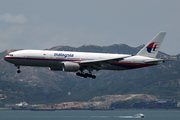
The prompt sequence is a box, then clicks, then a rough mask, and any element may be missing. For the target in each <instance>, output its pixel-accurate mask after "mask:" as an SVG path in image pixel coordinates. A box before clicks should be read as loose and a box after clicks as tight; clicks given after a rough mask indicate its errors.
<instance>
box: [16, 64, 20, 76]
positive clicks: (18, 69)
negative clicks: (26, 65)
mask: <svg viewBox="0 0 180 120" xmlns="http://www.w3.org/2000/svg"><path fill="white" fill-rule="evenodd" d="M15 66H16V67H17V73H18V74H19V73H21V70H20V65H15Z"/></svg>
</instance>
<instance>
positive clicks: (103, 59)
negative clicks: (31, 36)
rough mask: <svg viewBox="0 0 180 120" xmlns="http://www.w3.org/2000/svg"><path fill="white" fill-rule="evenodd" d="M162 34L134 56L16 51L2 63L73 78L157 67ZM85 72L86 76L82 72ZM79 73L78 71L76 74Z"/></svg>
mask: <svg viewBox="0 0 180 120" xmlns="http://www.w3.org/2000/svg"><path fill="white" fill-rule="evenodd" d="M165 34H166V32H159V33H158V34H157V35H156V36H155V37H154V38H153V39H152V40H151V41H150V42H149V43H148V44H147V45H145V46H144V47H143V48H142V49H141V50H140V51H139V52H138V53H137V54H136V55H128V54H106V53H90V52H72V51H50V50H19V51H15V52H11V53H9V55H6V56H5V57H4V60H6V61H7V62H10V63H12V64H14V65H15V66H16V67H17V73H20V72H21V71H20V66H38V67H49V69H50V70H54V71H65V72H77V73H76V75H77V76H81V77H84V78H87V77H90V78H93V79H95V78H96V76H95V75H93V74H92V71H93V70H96V71H98V70H129V69H135V68H141V67H148V66H153V65H159V64H162V63H164V62H165V61H166V60H164V59H157V58H156V55H157V53H158V50H159V48H160V45H161V43H162V41H163V39H164V36H165ZM84 70H87V71H88V72H89V73H84ZM78 71H79V72H78Z"/></svg>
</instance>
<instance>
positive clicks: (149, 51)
mask: <svg viewBox="0 0 180 120" xmlns="http://www.w3.org/2000/svg"><path fill="white" fill-rule="evenodd" d="M165 35H166V32H159V33H158V34H157V35H156V36H155V37H154V38H153V39H152V40H151V41H150V42H149V43H148V44H146V45H145V46H144V47H143V48H142V49H141V50H140V51H139V52H138V53H137V55H140V56H146V57H152V58H155V57H156V55H157V53H158V51H159V48H160V46H161V43H162V41H163V39H164V36H165Z"/></svg>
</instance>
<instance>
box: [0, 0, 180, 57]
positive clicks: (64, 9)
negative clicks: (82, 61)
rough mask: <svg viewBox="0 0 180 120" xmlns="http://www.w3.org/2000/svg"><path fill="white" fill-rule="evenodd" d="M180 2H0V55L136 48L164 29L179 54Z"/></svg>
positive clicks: (169, 49)
mask: <svg viewBox="0 0 180 120" xmlns="http://www.w3.org/2000/svg"><path fill="white" fill-rule="evenodd" d="M179 6H180V0H0V52H2V51H4V50H6V49H46V48H51V47H54V46H61V45H68V46H73V47H80V46H82V45H84V44H95V45H99V46H109V45H113V44H116V43H124V44H127V45H129V46H131V47H137V46H139V45H142V44H146V43H147V42H149V41H150V40H151V39H152V38H153V37H154V36H155V35H156V34H157V33H158V32H159V31H166V32H167V34H166V36H165V39H164V42H163V43H162V46H161V48H160V51H162V52H165V53H167V54H170V55H176V54H179V53H180V50H179V48H180V47H179V46H180V7H179Z"/></svg>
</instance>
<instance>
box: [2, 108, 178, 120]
mask: <svg viewBox="0 0 180 120" xmlns="http://www.w3.org/2000/svg"><path fill="white" fill-rule="evenodd" d="M137 113H143V114H144V115H145V118H135V117H134V114H137ZM132 119H134V120H135V119H145V120H180V111H178V110H113V111H88V110H87V111H86V110H84V111H83V110H59V111H29V110H24V111H23V110H20V111H18V110H0V120H132Z"/></svg>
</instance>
